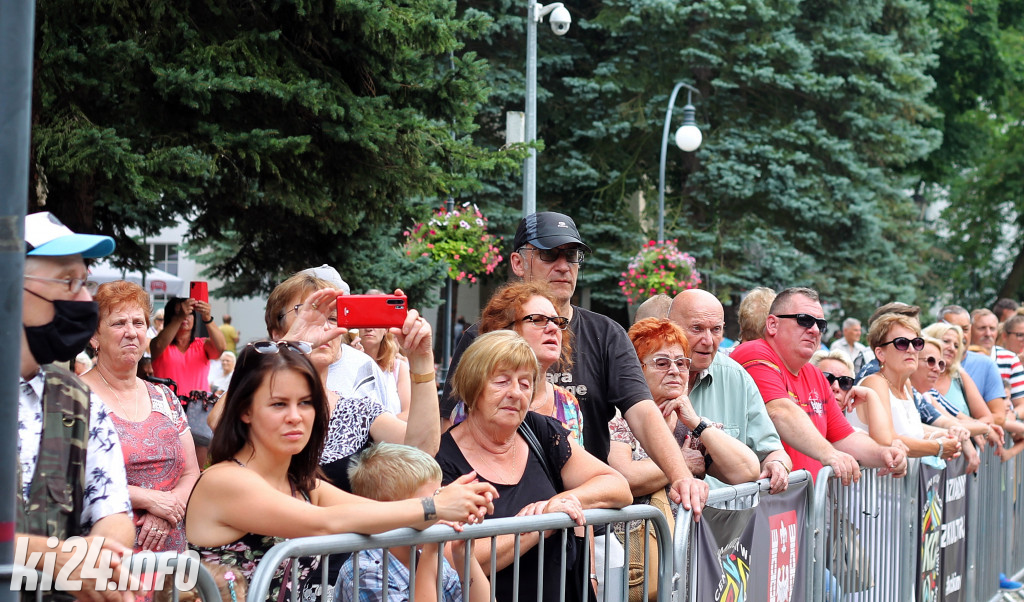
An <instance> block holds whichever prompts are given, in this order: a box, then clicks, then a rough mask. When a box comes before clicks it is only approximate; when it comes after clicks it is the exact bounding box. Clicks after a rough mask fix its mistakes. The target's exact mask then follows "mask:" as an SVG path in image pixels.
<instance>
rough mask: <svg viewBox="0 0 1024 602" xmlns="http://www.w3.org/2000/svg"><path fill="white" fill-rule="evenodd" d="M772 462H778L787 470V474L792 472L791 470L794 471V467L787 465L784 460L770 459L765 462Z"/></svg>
mask: <svg viewBox="0 0 1024 602" xmlns="http://www.w3.org/2000/svg"><path fill="white" fill-rule="evenodd" d="M772 462H776V463H778V465H779V466H781V467H782V469H783V470H785V471H786V474H790V473H791V472H793V469H791V468H790V467H788V466H786V463H785V462H783V461H782V460H768V461H767V462H765V464H771V463H772Z"/></svg>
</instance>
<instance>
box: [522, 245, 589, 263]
mask: <svg viewBox="0 0 1024 602" xmlns="http://www.w3.org/2000/svg"><path fill="white" fill-rule="evenodd" d="M523 251H533V252H535V253H537V256H538V257H540V260H541V261H543V262H544V263H555V262H556V261H558V258H559V257H565V260H566V261H568V262H569V263H583V258H584V257H585V256H586V253H584V252H583V249H580V248H572V249H536V248H533V247H523V248H521V249H519V252H520V253H522V252H523Z"/></svg>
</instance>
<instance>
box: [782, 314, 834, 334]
mask: <svg viewBox="0 0 1024 602" xmlns="http://www.w3.org/2000/svg"><path fill="white" fill-rule="evenodd" d="M775 317H776V318H791V319H793V320H796V323H797V324H799V325H800V327H801V328H810V327H811V326H814V325H815V324H817V325H818V331H819V332H825V330H827V329H828V320H826V319H825V318H815V317H814V316H812V315H810V314H776V315H775Z"/></svg>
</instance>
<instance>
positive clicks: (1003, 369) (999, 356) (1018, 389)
mask: <svg viewBox="0 0 1024 602" xmlns="http://www.w3.org/2000/svg"><path fill="white" fill-rule="evenodd" d="M989 357H990V358H992V361H994V362H995V363H996V366H997V367H998V368H999V376H1001V377H1003V378H1004V379H1006V380H1009V381H1010V399H1018V398H1020V397H1024V366H1022V365H1021V363H1020V359H1019V358H1018V357H1017V354H1016V353H1014V352H1012V351H1010V350H1009V349H1006V348H1005V347H1000V346H999V345H994V346H993V347H992V352H991V353H989Z"/></svg>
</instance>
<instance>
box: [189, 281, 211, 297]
mask: <svg viewBox="0 0 1024 602" xmlns="http://www.w3.org/2000/svg"><path fill="white" fill-rule="evenodd" d="M188 298H189V299H195V300H196V301H202V302H203V303H209V302H210V289H209V287H208V285H207V283H206V282H204V281H202V280H198V281H192V282H189V283H188Z"/></svg>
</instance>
